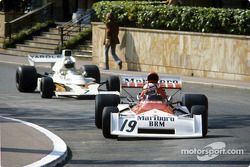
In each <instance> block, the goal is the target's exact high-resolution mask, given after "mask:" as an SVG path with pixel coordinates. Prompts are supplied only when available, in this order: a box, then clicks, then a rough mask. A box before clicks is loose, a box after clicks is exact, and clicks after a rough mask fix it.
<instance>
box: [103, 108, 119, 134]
mask: <svg viewBox="0 0 250 167" xmlns="http://www.w3.org/2000/svg"><path fill="white" fill-rule="evenodd" d="M118 112H119V110H118V108H117V107H104V109H103V113H102V134H103V136H104V137H105V138H109V139H110V138H116V137H117V136H116V135H112V134H111V114H112V113H118Z"/></svg>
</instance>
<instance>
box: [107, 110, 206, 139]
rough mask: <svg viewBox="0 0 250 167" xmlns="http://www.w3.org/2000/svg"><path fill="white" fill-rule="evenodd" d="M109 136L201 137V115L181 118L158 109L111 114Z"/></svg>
mask: <svg viewBox="0 0 250 167" xmlns="http://www.w3.org/2000/svg"><path fill="white" fill-rule="evenodd" d="M123 107H124V106H123ZM118 108H121V107H118ZM111 134H112V135H117V136H118V137H157V138H158V137H159V138H192V137H202V127H201V115H194V117H193V118H192V117H182V116H176V115H172V114H169V113H166V112H163V111H160V110H158V109H152V110H149V111H147V112H144V113H141V114H138V115H137V114H135V113H134V112H132V111H126V112H122V113H112V114H111Z"/></svg>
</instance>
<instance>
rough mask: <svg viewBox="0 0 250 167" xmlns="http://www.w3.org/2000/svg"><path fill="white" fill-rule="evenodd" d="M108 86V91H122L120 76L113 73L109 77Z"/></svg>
mask: <svg viewBox="0 0 250 167" xmlns="http://www.w3.org/2000/svg"><path fill="white" fill-rule="evenodd" d="M106 86H107V90H108V91H118V92H120V90H121V86H120V78H119V76H116V75H111V76H110V77H109V78H108V82H107V85H106Z"/></svg>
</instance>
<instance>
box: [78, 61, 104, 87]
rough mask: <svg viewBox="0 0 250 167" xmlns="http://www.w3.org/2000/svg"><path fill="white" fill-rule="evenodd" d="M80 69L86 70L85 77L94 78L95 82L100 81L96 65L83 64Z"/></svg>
mask: <svg viewBox="0 0 250 167" xmlns="http://www.w3.org/2000/svg"><path fill="white" fill-rule="evenodd" d="M82 70H83V71H85V72H86V74H85V77H90V78H94V79H95V82H96V83H100V80H101V75H100V70H99V68H98V67H97V66H96V65H84V66H83V67H82Z"/></svg>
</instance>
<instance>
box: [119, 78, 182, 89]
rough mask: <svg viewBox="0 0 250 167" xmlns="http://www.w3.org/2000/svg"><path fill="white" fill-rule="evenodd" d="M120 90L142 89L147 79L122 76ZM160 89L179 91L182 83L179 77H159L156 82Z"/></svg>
mask: <svg viewBox="0 0 250 167" xmlns="http://www.w3.org/2000/svg"><path fill="white" fill-rule="evenodd" d="M121 80H122V83H121V85H122V88H143V86H144V85H145V84H146V83H147V78H145V77H141V76H122V77H121ZM158 83H159V84H160V87H162V88H166V89H181V88H182V81H181V78H180V77H172V76H171V77H160V80H159V82H158Z"/></svg>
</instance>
